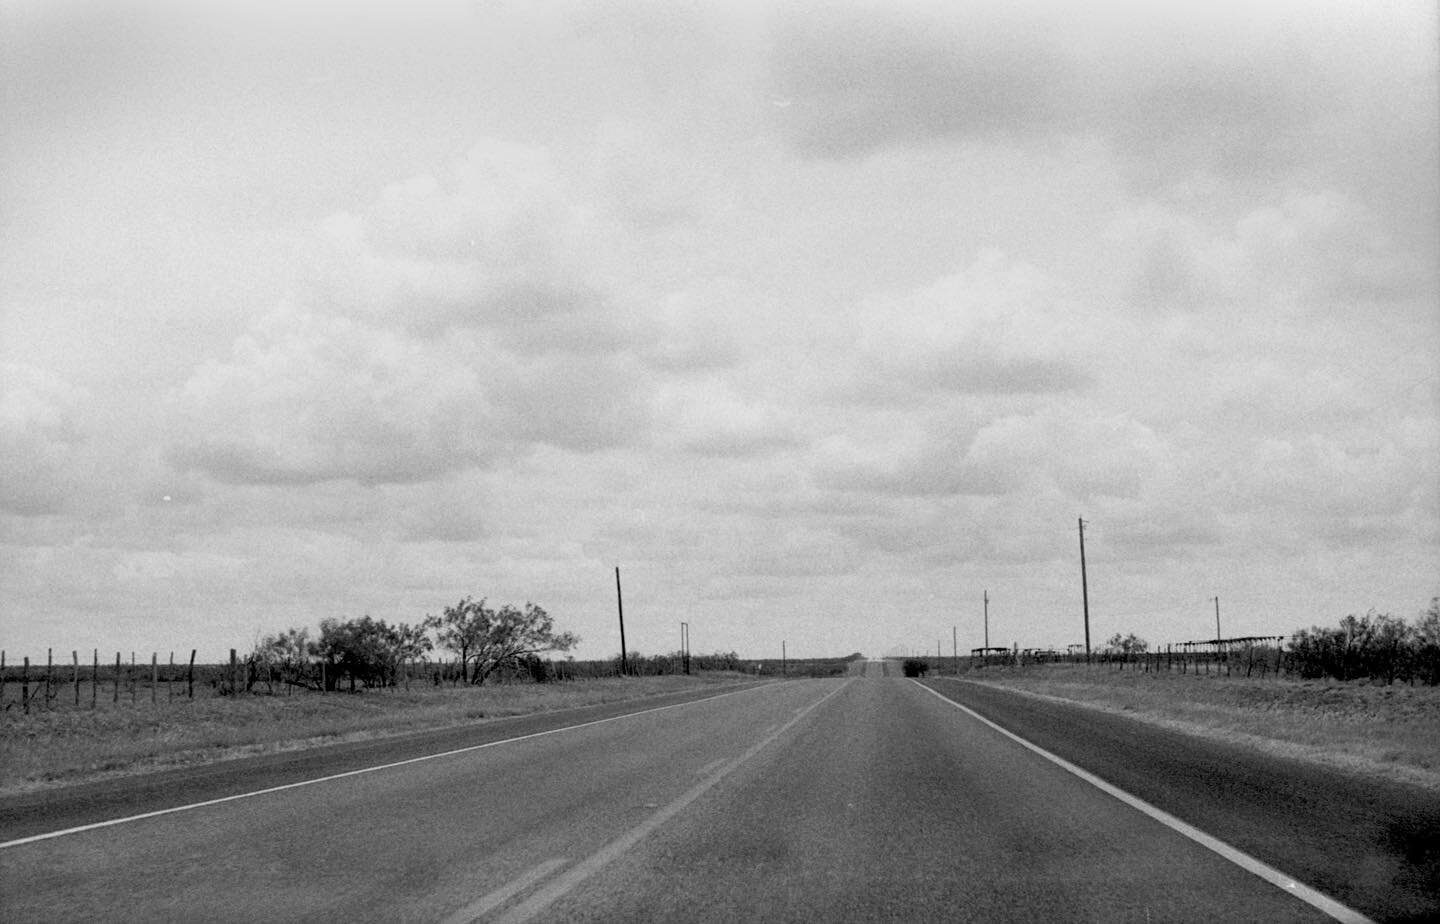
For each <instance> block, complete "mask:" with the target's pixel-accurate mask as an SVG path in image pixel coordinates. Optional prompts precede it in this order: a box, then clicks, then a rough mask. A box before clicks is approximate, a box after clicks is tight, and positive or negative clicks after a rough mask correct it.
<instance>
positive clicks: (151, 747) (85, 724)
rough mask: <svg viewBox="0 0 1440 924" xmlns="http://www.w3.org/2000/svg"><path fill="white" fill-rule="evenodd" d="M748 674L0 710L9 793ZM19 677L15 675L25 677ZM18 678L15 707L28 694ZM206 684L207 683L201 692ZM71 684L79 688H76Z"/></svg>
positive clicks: (1, 773)
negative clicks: (21, 689) (22, 690)
mask: <svg viewBox="0 0 1440 924" xmlns="http://www.w3.org/2000/svg"><path fill="white" fill-rule="evenodd" d="M744 679H747V678H745V677H744V676H742V675H740V674H736V673H733V672H727V671H707V672H704V673H697V674H693V675H689V676H685V675H674V674H672V675H668V676H658V677H627V678H624V679H620V678H610V679H600V680H583V681H576V682H572V683H553V684H533V683H513V684H493V685H492V684H487V685H485V686H480V687H454V686H443V687H431V686H421V685H420V684H416V685H415V686H414V687H413V688H412V689H411V690H408V691H407V690H405V689H403V688H399V689H395V688H392V689H387V690H372V691H367V692H364V693H359V694H354V695H351V694H344V693H332V694H328V695H322V694H319V693H302V694H297V695H293V696H252V695H240V696H235V697H219V696H214V695H205V696H197V697H196V698H195V699H193V700H191V699H186V698H184V697H183V695H182V696H179V697H177V698H176V699H174V700H173V701H171V700H168V699H167V698H166V696H165V693H164V692H163V688H162V691H161V692H160V694H159V696H158V697H157V699H158V702H155V703H153V704H152V703H151V702H150V691H149V690H148V688H147V689H146V690H144V691H142V692H141V693H140V695H139V696H138V697H137V698H136V699H135V702H134V704H132V702H131V699H130V697H129V696H128V695H122V696H121V697H120V701H119V702H118V703H112V702H110V701H109V699H108V698H107V697H100V698H99V702H98V703H97V705H96V707H95V708H93V709H92V708H90V705H89V704H90V700H89V698H88V696H82V703H83V705H82V706H81V707H80V708H74V707H73V706H67V705H65V704H66V703H68V702H72V701H73V700H70V699H67V698H66V696H61V697H58V698H57V699H56V704H57V707H56V708H51V709H35V710H32V711H31V712H30V713H29V714H25V713H22V712H21V711H20V710H19V709H18V708H10V709H8V710H6V711H5V712H4V714H3V718H0V794H7V793H15V792H23V791H27V790H33V789H40V788H45V787H51V786H58V785H64V784H67V783H74V782H81V781H86V780H94V779H100V778H104V777H110V776H118V775H125V774H132V773H139V772H145V771H148V770H157V769H163V768H166V767H177V766H185V765H188V764H195V763H206V762H211V761H216V760H227V759H232V758H236V757H245V756H249V755H252V754H262V753H269V752H274V751H282V750H295V749H299V748H305V747H313V746H316V745H321V744H330V743H334V742H340V741H354V740H360V739H365V738H376V737H382V736H386V735H397V734H404V733H406V732H412V731H419V730H423V729H432V728H443V727H448V726H455V725H461V724H466V723H470V722H477V721H483V720H486V719H494V718H502V717H505V716H514V715H525V714H529V713H536V712H546V711H553V710H558V709H572V708H576V707H579V706H589V705H596V704H599V703H608V702H616V701H619V700H626V699H635V698H639V697H643V696H650V695H656V694H661V693H673V692H678V691H681V690H687V689H696V688H701V687H706V686H717V687H718V686H720V685H724V684H730V683H735V682H736V681H740V680H744ZM10 686H14V685H13V684H12V685H10ZM14 692H15V691H14V690H7V691H6V693H7V696H6V702H7V703H9V704H11V706H12V707H13V706H14V705H15V703H16V699H17V698H18V697H16V696H14V695H13V694H14ZM198 692H199V691H197V693H198ZM67 695H68V694H67Z"/></svg>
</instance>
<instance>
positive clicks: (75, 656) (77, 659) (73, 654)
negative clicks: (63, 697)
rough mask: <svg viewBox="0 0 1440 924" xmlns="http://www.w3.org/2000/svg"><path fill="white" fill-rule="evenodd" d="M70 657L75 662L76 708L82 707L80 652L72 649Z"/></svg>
mask: <svg viewBox="0 0 1440 924" xmlns="http://www.w3.org/2000/svg"><path fill="white" fill-rule="evenodd" d="M70 659H71V660H72V661H74V662H75V708H76V709H79V708H80V652H78V651H75V650H74V649H73V648H72V649H71V650H70Z"/></svg>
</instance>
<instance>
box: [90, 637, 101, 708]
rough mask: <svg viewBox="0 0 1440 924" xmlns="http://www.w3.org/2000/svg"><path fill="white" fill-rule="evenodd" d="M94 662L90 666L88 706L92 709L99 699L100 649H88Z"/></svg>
mask: <svg viewBox="0 0 1440 924" xmlns="http://www.w3.org/2000/svg"><path fill="white" fill-rule="evenodd" d="M90 651H91V653H92V655H93V656H94V659H95V664H94V666H93V667H91V668H90V708H91V709H94V708H95V706H96V705H97V703H98V702H99V700H100V649H99V648H92V649H90Z"/></svg>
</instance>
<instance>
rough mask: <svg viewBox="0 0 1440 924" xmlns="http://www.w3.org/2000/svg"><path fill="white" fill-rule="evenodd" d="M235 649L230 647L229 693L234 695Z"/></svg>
mask: <svg viewBox="0 0 1440 924" xmlns="http://www.w3.org/2000/svg"><path fill="white" fill-rule="evenodd" d="M235 692H236V691H235V649H234V648H231V649H230V695H231V696H234V695H235Z"/></svg>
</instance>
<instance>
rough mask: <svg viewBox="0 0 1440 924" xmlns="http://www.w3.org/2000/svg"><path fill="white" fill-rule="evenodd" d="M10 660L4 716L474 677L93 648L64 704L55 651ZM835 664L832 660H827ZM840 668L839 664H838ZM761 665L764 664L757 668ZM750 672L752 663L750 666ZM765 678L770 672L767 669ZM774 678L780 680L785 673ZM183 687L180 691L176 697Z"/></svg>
mask: <svg viewBox="0 0 1440 924" xmlns="http://www.w3.org/2000/svg"><path fill="white" fill-rule="evenodd" d="M6 657H7V653H6V652H5V651H4V650H3V649H0V714H5V713H9V712H10V711H12V710H14V711H18V712H21V713H26V714H28V713H29V712H31V711H32V710H36V709H54V708H63V707H64V706H66V705H67V704H70V705H71V706H72V708H76V709H79V708H83V706H82V701H83V700H82V695H83V689H84V688H85V687H86V686H87V685H88V687H89V689H90V697H89V708H90V709H91V710H96V709H98V708H100V694H101V691H102V689H103V690H106V691H107V692H108V693H109V694H110V695H109V697H108V699H109V705H110V706H111V707H112V708H120V707H121V705H122V703H121V696H122V693H125V692H128V694H129V695H128V696H127V697H126V699H128V704H127V705H129V706H131V707H136V708H138V707H139V705H140V701H141V700H140V697H141V694H142V692H143V691H142V689H141V688H142V687H145V686H148V688H149V694H150V695H149V704H150V706H151V707H158V706H159V705H160V693H159V691H160V686H161V684H162V683H163V684H164V685H165V689H166V695H165V702H166V703H174V702H175V701H176V700H177V699H179V700H180V701H181V702H186V701H191V700H194V699H196V698H197V690H196V686H197V683H198V685H199V687H200V690H201V694H200V695H208V696H234V695H238V694H254V695H271V696H273V695H284V696H292V695H294V694H295V692H296V691H297V690H298V691H301V692H319V693H326V692H336V691H340V690H367V689H368V690H399V689H404V690H410V689H412V686H413V685H424V686H432V687H439V686H451V687H459V686H461V685H462V684H464V683H466V678H467V674H468V672H467V671H465V670H462V667H461V664H460V661H459V659H458V658H447V657H441V658H429V657H423V658H414V659H405V660H402V661H397V662H395V663H393V664H392V665H390V667H389V668H388V669H387V670H386V671H384V672H382V674H365V673H361V672H357V671H354V670H349V669H347V668H346V666H345V665H343V664H331V663H328V662H327V661H325V660H323V659H317V658H307V659H306V660H304V661H301V662H297V663H289V664H285V663H275V662H266V661H264V660H261V659H258V658H257V657H256V656H255V655H253V654H252V655H248V656H241V655H239V653H238V651H237V650H235V649H231V650H230V652H229V657H228V658H227V659H226V660H225V661H224V662H221V663H218V664H196V663H195V658H196V650H195V649H191V650H190V658H189V661H188V662H187V663H184V664H176V662H175V652H174V651H171V652H170V653H169V657H168V659H167V661H166V662H165V663H161V661H160V657H159V653H158V652H152V653H151V656H150V665H149V668H150V669H149V671H148V672H147V671H145V669H144V664H143V661H141V660H140V659H139V658H138V657H137V653H136V652H134V651H132V652H130V658H129V661H128V662H127V661H126V660H125V658H124V654H123V653H122V652H119V651H117V652H115V662H114V664H113V665H111V664H109V663H106V664H103V665H102V664H101V658H100V650H99V649H98V648H96V649H93V650H92V653H91V663H90V664H89V665H88V666H87V665H82V664H81V659H80V655H79V652H78V651H72V652H71V671H70V678H69V685H70V686H71V688H72V691H71V696H69V697H63V696H62V693H63V690H64V687H65V685H66V684H65V683H64V681H63V680H61V681H60V682H58V683H57V682H56V673H55V665H54V650H53V649H48V650H47V653H46V664H45V666H44V670H43V673H42V672H41V671H40V666H39V665H38V664H33V665H32V663H31V660H30V658H29V657H28V656H27V657H25V658H23V660H22V664H21V665H19V666H17V665H14V664H9V665H8V666H7V662H6ZM827 660H828V659H827ZM834 660H835V661H837V662H838V661H839V660H840V659H834ZM756 663H759V662H756ZM790 663H791V673H792V674H796V675H799V674H800V673H802V672H804V668H803V667H801V666H800V664H799V662H795V661H792V662H790ZM690 666H691V669H692V670H695V671H710V670H740V669H741V667H742V663H741V662H740V661H739V659H738V658H737V657H736V656H734V655H691V657H690ZM744 666H745V667H747V668H748V667H750V666H751V664H750V662H745V664H744ZM627 668H628V669H627V670H626V672H625V673H626V674H628V675H631V676H657V675H661V674H678V673H682V672H683V662H682V661H681V660H680V659H679V657H678V656H674V655H659V656H654V657H641V656H639V655H638V654H633V653H632V654H631V655H630V656H629V658H628V659H627ZM765 672H766V673H770V672H771V670H770V666H769V662H766V669H765ZM774 673H777V674H778V673H781V671H780V670H779V669H778V665H777V669H775V670H774ZM619 676H621V670H620V662H619V658H618V656H617V657H616V658H610V659H604V660H593V661H576V660H571V659H565V660H558V661H557V660H542V659H539V658H530V659H526V660H524V661H522V662H521V663H520V664H519V665H516V666H507V667H503V668H500V669H496V670H493V671H491V672H490V673H489V676H488V678H487V679H486V680H485V683H486V684H510V683H535V682H544V683H552V682H558V683H567V682H573V681H579V680H592V679H600V678H607V677H619ZM177 685H180V686H181V689H180V690H178V691H177V690H176V686H177Z"/></svg>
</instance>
